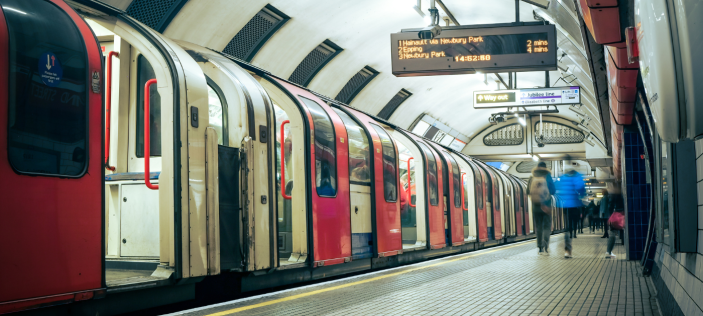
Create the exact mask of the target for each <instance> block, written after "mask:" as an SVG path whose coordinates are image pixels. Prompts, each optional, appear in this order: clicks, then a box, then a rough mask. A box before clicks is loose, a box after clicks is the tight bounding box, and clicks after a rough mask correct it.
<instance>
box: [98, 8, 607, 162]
mask: <svg viewBox="0 0 703 316" xmlns="http://www.w3.org/2000/svg"><path fill="white" fill-rule="evenodd" d="M103 2H106V3H108V4H110V5H113V6H115V7H118V8H120V9H123V10H126V11H128V12H130V10H129V9H130V5H133V7H132V9H133V8H134V7H136V6H139V7H142V8H148V9H152V8H153V9H154V10H156V11H158V12H161V13H160V14H162V16H167V17H166V18H163V19H162V22H163V24H162V25H161V26H160V28H161V31H163V33H164V34H165V35H166V36H168V37H171V38H174V39H179V40H184V41H188V42H192V43H196V44H199V45H202V46H205V47H208V48H211V49H214V50H217V51H222V50H223V49H225V47H226V46H227V45H228V43H229V42H230V41H231V40H232V38H233V37H234V36H235V35H236V34H237V33H238V32H239V31H240V30H241V29H242V28H243V27H244V26H245V25H246V24H247V23H248V22H249V21H250V20H251V19H252V17H254V16H255V15H256V14H257V13H258V12H259V11H260V10H262V8H264V7H265V6H267V5H270V6H273V7H274V8H275V9H277V10H279V11H280V12H281V13H283V14H285V15H286V16H288V17H290V20H287V21H286V22H285V23H284V24H283V25H282V26H281V27H280V28H279V29H278V30H277V31H276V32H275V33H274V34H273V35H272V36H271V37H270V38H269V39H268V40H267V41H266V42H265V43H263V45H262V46H261V48H260V49H259V50H258V52H257V53H256V54H255V55H254V56H253V58H252V59H251V63H252V64H254V65H256V66H258V67H261V68H263V69H266V70H268V71H270V72H271V73H273V74H275V75H277V76H279V77H282V78H289V77H290V76H291V74H293V72H294V71H295V69H296V67H298V65H299V64H300V63H301V61H303V59H304V58H305V57H306V56H307V55H308V53H310V52H311V51H312V50H313V49H315V48H316V47H318V45H320V44H321V43H323V42H324V41H330V42H332V43H334V44H336V45H338V46H339V47H340V48H341V49H342V51H341V52H339V53H338V54H336V55H335V56H334V57H333V58H332V59H331V60H329V62H328V63H327V64H325V65H324V67H322V68H321V69H320V70H319V72H318V73H317V74H316V75H315V76H314V77H313V78H312V80H311V81H310V82H309V84H308V85H307V86H308V87H309V88H310V89H312V90H314V91H316V92H318V93H321V94H324V95H327V96H330V97H332V98H334V97H335V96H336V95H337V94H338V93H339V92H340V91H341V90H342V88H343V87H344V86H345V84H347V82H348V81H349V80H350V78H352V77H353V76H354V75H355V74H357V73H358V72H359V71H360V70H361V69H362V68H364V67H366V66H369V67H371V68H373V69H374V70H376V71H378V72H379V73H378V75H377V76H375V77H374V79H372V80H371V81H370V82H369V83H368V84H367V85H366V86H365V87H364V88H363V89H362V90H361V91H360V92H359V93H358V95H357V96H356V97H355V98H354V99H353V100H352V101H351V102H350V105H351V106H353V107H355V108H358V109H361V110H363V111H366V112H369V113H372V114H377V113H379V111H381V109H382V108H383V107H384V106H385V105H386V104H387V103H388V102H389V101H390V100H391V98H393V97H394V96H395V95H396V94H397V93H398V92H399V91H400V90H401V89H405V90H407V91H409V92H410V93H412V95H411V96H410V97H409V98H407V100H405V101H404V102H403V103H402V104H401V105H400V106H399V107H398V108H397V110H396V111H394V112H393V114H392V115H391V116H390V118H389V121H390V122H392V123H394V124H397V125H398V126H401V127H404V128H408V127H409V126H410V125H411V124H412V123H413V122H414V121H415V120H416V119H417V118H418V116H420V115H422V114H423V113H424V114H428V115H430V116H431V117H433V118H435V119H437V120H439V121H441V122H442V123H444V124H446V125H447V126H449V127H451V128H453V129H455V130H457V131H459V132H460V133H462V134H464V135H466V136H469V137H473V136H475V135H476V133H478V132H479V131H481V130H483V129H485V128H486V127H487V126H488V117H489V116H490V114H491V113H494V112H497V111H499V110H498V109H492V110H491V109H484V110H477V109H473V106H472V99H473V91H475V90H476V91H478V90H493V89H497V87H498V85H497V82H496V80H497V77H496V76H495V75H493V74H490V75H488V81H487V82H488V84H486V83H484V80H485V77H484V75H481V74H475V75H451V76H431V77H404V78H398V77H395V76H393V75H392V74H391V58H390V53H391V49H390V34H391V33H394V32H399V31H400V30H401V29H404V28H413V27H422V26H424V25H426V24H427V23H426V21H425V20H424V19H423V18H422V17H421V16H420V15H419V14H418V13H417V12H416V11H415V10H414V9H413V6H414V5H415V4H416V0H384V1H372V0H359V1H330V0H298V1H290V0H247V1H233V0H189V1H187V0H158V1H156V0H133V1H132V0H103ZM442 2H443V4H444V5H445V6H446V8H447V10H448V11H450V12H451V13H452V14H453V16H454V17H455V18H456V20H457V22H458V23H460V24H462V25H467V24H490V23H510V22H514V19H515V14H514V13H515V2H514V1H513V0H491V1H465V0H443V1H442ZM549 2H550V3H549V8H548V9H542V8H539V7H536V6H533V5H531V4H528V3H523V2H521V3H520V17H521V21H523V22H527V21H539V20H546V21H549V22H550V23H553V24H556V25H557V40H558V44H557V45H558V47H559V51H558V52H557V58H558V60H559V68H560V69H559V70H557V71H551V72H550V85H551V86H555V87H556V86H567V85H580V86H581V87H582V88H583V97H582V102H583V104H584V108H582V109H583V110H585V112H586V114H587V116H588V117H589V118H590V119H591V123H590V126H589V128H590V129H591V131H592V132H593V134H594V136H595V137H596V138H597V139H598V140H600V142H601V143H602V145H603V147H604V149H605V148H608V147H609V145H608V144H609V139H608V138H609V137H610V132H609V131H610V126H609V123H610V122H609V119H608V115H610V114H609V113H608V112H606V113H605V114H604V115H603V116H601V113H600V110H599V107H603V105H600V104H599V102H598V100H599V94H602V93H598V92H597V91H596V89H595V87H594V83H593V80H592V78H591V77H592V75H591V71H590V70H589V61H588V56H590V54H589V53H588V51H589V49H588V45H587V43H584V38H583V36H582V34H584V33H582V28H581V26H580V23H579V19H578V12H577V11H576V7H575V3H574V2H573V0H551V1H549ZM428 7H429V1H428V0H422V9H423V10H424V11H425V12H427V8H428ZM438 9H439V12H440V16H441V17H444V16H446V15H447V14H446V12H444V11H443V10H442V9H441V8H440V7H439V6H438ZM169 10H171V11H172V12H171V11H169ZM131 12H134V10H132V11H131ZM133 15H134V14H133ZM164 21H165V22H164ZM142 22H144V21H142ZM440 24H441V25H445V21H443V20H440ZM586 40H587V39H586ZM500 76H501V77H502V78H503V79H504V80H505V82H507V81H508V74H507V73H502V74H500ZM544 86H545V72H543V71H541V72H521V73H518V75H517V87H518V88H534V87H544ZM500 88H501V89H505V87H502V86H501V87H500ZM601 103H603V102H602V101H601ZM603 108H604V109H605V110H606V111H607V104H606V105H605V107H603ZM559 110H560V113H559V114H558V115H559V116H561V117H564V118H566V119H569V120H572V121H576V120H580V118H579V117H578V116H577V115H576V114H575V113H574V112H572V111H570V110H568V107H566V106H560V107H559ZM601 117H604V118H606V119H605V120H603V121H604V122H602V120H601ZM603 124H605V128H604V126H603ZM604 130H605V131H607V132H606V133H605V134H604V133H603V131H604ZM596 143H598V142H596Z"/></svg>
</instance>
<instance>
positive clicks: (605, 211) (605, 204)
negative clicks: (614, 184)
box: [599, 191, 611, 238]
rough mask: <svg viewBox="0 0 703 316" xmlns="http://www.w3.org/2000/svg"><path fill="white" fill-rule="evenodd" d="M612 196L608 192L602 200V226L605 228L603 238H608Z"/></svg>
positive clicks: (600, 213)
mask: <svg viewBox="0 0 703 316" xmlns="http://www.w3.org/2000/svg"><path fill="white" fill-rule="evenodd" d="M610 208H611V203H610V194H608V191H606V192H605V193H603V198H602V199H601V200H600V212H599V216H600V226H601V227H602V228H603V236H602V237H601V238H608V223H607V221H608V218H610Z"/></svg>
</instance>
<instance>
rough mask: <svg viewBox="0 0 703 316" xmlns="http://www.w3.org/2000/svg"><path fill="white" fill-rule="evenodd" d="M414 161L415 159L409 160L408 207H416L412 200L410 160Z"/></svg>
mask: <svg viewBox="0 0 703 316" xmlns="http://www.w3.org/2000/svg"><path fill="white" fill-rule="evenodd" d="M413 159H415V158H413V157H410V158H408V205H410V207H415V205H413V200H412V195H413V192H412V191H413V189H412V186H410V160H413Z"/></svg>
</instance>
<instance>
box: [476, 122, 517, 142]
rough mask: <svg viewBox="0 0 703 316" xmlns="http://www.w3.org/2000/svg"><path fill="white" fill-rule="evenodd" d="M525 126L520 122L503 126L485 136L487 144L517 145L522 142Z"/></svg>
mask: <svg viewBox="0 0 703 316" xmlns="http://www.w3.org/2000/svg"><path fill="white" fill-rule="evenodd" d="M523 138H524V137H523V128H522V125H520V124H510V125H507V126H505V127H501V128H499V129H497V130H495V131H493V132H491V133H489V134H488V135H486V136H484V137H483V143H484V144H485V145H486V146H515V145H520V144H522V141H523Z"/></svg>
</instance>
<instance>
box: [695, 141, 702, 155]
mask: <svg viewBox="0 0 703 316" xmlns="http://www.w3.org/2000/svg"><path fill="white" fill-rule="evenodd" d="M701 154H703V139H699V140H697V141H696V157H698V156H700V155H701Z"/></svg>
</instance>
